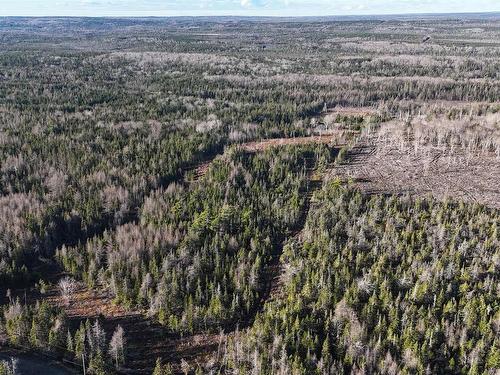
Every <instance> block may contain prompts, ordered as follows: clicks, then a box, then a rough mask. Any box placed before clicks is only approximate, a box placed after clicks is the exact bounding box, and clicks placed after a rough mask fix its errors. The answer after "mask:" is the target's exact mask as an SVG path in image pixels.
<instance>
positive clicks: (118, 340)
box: [109, 325, 125, 368]
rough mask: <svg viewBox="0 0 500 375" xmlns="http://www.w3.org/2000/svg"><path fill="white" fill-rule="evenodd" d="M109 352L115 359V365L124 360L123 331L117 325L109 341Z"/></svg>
mask: <svg viewBox="0 0 500 375" xmlns="http://www.w3.org/2000/svg"><path fill="white" fill-rule="evenodd" d="M109 354H111V356H112V357H113V358H114V359H115V364H116V367H117V368H118V366H120V364H123V363H124V362H125V333H124V331H123V328H122V326H121V325H118V326H117V327H116V329H115V332H114V333H113V336H112V337H111V341H110V342H109Z"/></svg>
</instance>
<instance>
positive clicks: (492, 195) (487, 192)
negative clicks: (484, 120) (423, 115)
mask: <svg viewBox="0 0 500 375" xmlns="http://www.w3.org/2000/svg"><path fill="white" fill-rule="evenodd" d="M471 123H473V122H472V121H471ZM492 124H493V126H492V127H491V128H489V129H486V130H487V131H486V130H485V135H484V136H483V137H482V138H481V139H480V141H478V142H488V141H489V140H491V141H492V143H493V142H495V139H496V140H498V136H499V133H500V131H499V130H495V127H494V123H492ZM429 126H434V123H432V124H431V125H429ZM435 126H439V123H437V124H436V125H435ZM497 129H500V128H497ZM460 131H462V130H461V129H457V131H456V132H460ZM383 132H384V129H383V128H382V129H381V130H380V131H379V132H377V133H375V134H371V135H369V136H364V137H362V138H361V139H360V141H359V142H358V143H357V144H356V146H355V147H353V148H352V149H351V150H350V151H349V152H347V154H346V157H345V161H344V162H343V163H342V164H341V165H340V166H338V167H337V168H335V169H334V170H333V173H332V175H331V176H330V178H332V177H340V178H341V179H342V180H344V181H347V180H351V181H353V182H354V183H355V184H356V185H357V186H358V187H359V188H360V189H361V190H362V191H363V192H365V193H367V194H411V195H415V196H426V195H432V196H433V197H435V198H437V199H446V198H451V199H453V200H459V201H464V202H469V203H480V204H484V205H486V206H490V207H494V208H500V156H499V155H498V154H496V152H495V149H494V147H495V146H494V144H493V145H492V146H489V147H483V148H478V147H476V148H474V147H471V146H468V145H467V146H465V147H461V146H455V147H450V144H449V143H446V141H445V140H443V141H441V143H439V141H438V142H429V143H426V144H418V142H416V141H415V136H414V134H409V135H408V138H407V139H400V140H397V139H395V138H396V136H394V138H392V139H391V136H389V137H387V134H385V135H381V134H383ZM466 132H467V129H464V130H463V134H465V135H464V138H465V137H467V135H466ZM454 137H455V138H456V137H458V136H456V135H454ZM453 139H454V138H453ZM467 142H469V141H468V140H467ZM467 144H468V143H467Z"/></svg>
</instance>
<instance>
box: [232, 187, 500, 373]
mask: <svg viewBox="0 0 500 375" xmlns="http://www.w3.org/2000/svg"><path fill="white" fill-rule="evenodd" d="M317 200H318V201H317V207H318V208H317V209H316V210H314V211H311V214H310V216H309V217H308V220H307V223H306V226H305V230H304V234H303V242H302V243H297V242H291V243H289V244H288V245H287V246H286V247H285V249H284V252H283V263H284V265H285V270H286V271H285V273H284V275H283V277H284V279H285V285H286V286H285V287H284V295H283V296H282V297H281V298H279V299H277V300H275V301H273V302H272V303H268V304H267V305H266V308H265V311H264V312H263V313H262V314H261V315H259V316H258V318H257V320H256V322H255V324H254V326H253V327H252V329H251V330H250V332H248V333H247V334H245V335H242V336H237V337H236V338H235V340H234V341H233V342H232V345H231V346H230V350H229V352H228V354H227V357H226V358H225V359H224V360H225V362H226V363H225V365H226V366H228V367H230V368H233V369H239V370H240V371H241V370H242V369H248V371H249V372H250V371H254V372H255V371H256V372H257V373H268V374H275V373H280V374H289V373H297V374H299V373H387V374H396V373H408V374H411V373H432V374H437V373H439V374H443V373H467V374H487V373H492V371H494V370H496V369H498V368H499V366H500V342H499V338H498V335H499V332H500V305H499V301H498V297H499V288H498V286H499V279H498V278H499V266H500V263H499V259H500V254H499V249H500V235H499V224H500V216H499V213H498V211H497V210H491V209H488V208H485V207H483V206H481V205H464V204H462V203H457V202H436V201H435V200H433V199H431V198H428V199H412V198H410V197H408V196H403V197H399V198H398V197H394V196H390V197H383V196H373V197H367V196H363V195H362V194H360V193H359V191H356V190H355V189H351V188H343V187H341V186H340V184H339V183H338V181H333V182H331V183H330V184H329V185H327V186H326V187H325V188H324V189H323V190H322V191H321V193H320V194H318V195H317Z"/></svg>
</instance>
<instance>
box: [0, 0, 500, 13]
mask: <svg viewBox="0 0 500 375" xmlns="http://www.w3.org/2000/svg"><path fill="white" fill-rule="evenodd" d="M493 11H500V0H0V16H13V15H15V16H51V15H58V16H117V17H118V16H184V15H246V16H254V15H268V16H311V15H322V16H324V15H361V14H402V13H454V12H493Z"/></svg>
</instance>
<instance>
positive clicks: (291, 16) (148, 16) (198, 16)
mask: <svg viewBox="0 0 500 375" xmlns="http://www.w3.org/2000/svg"><path fill="white" fill-rule="evenodd" d="M482 14H487V15H495V14H498V15H499V16H500V10H494V11H477V12H408V13H366V14H328V15H307V16H299V15H290V16H279V15H264V14H263V15H241V14H206V15H203V14H199V15H162V16H155V15H144V16H141V15H123V16H120V15H118V16H111V15H95V16H89V15H81V16H80V15H55V14H54V15H42V16H33V15H5V16H4V15H0V18H113V19H144V18H150V19H162V18H275V19H279V18H282V19H289V18H296V19H299V18H332V17H340V18H343V17H348V18H352V17H388V16H446V15H482Z"/></svg>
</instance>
